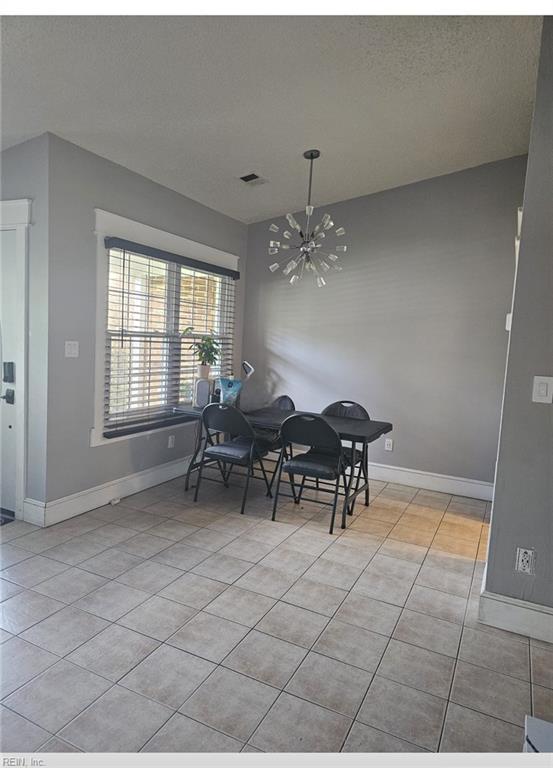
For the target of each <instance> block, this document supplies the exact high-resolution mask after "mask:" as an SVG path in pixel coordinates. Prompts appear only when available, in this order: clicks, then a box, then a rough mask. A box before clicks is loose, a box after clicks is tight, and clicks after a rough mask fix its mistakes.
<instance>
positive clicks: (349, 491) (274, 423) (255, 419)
mask: <svg viewBox="0 0 553 768" xmlns="http://www.w3.org/2000/svg"><path fill="white" fill-rule="evenodd" d="M202 410H203V408H198V407H195V406H184V407H179V409H178V412H179V414H182V415H183V416H189V417H190V420H191V421H199V422H201V418H202ZM243 413H244V415H245V416H246V418H247V419H248V421H249V422H250V424H251V425H252V427H253V428H254V429H256V430H267V431H271V432H278V431H279V430H280V427H281V426H282V423H283V421H284V420H285V419H287V418H288V417H289V416H295V415H298V414H301V415H309V416H320V417H321V418H322V419H324V420H325V421H326V422H327V423H328V424H330V426H331V427H333V428H334V429H335V430H336V432H337V433H338V435H339V436H340V439H341V440H344V441H347V443H348V444H349V445H348V449H350V450H351V453H350V455H351V456H352V457H356V460H354V461H353V462H352V468H351V471H350V474H349V481H348V484H347V487H346V490H345V492H344V493H345V495H346V497H347V499H346V503H347V505H348V508H349V509H350V510H353V504H354V503H355V499H356V498H357V496H359V495H360V494H362V493H365V496H366V503H368V493H369V473H368V463H369V461H368V446H369V444H370V443H374V441H375V440H378V439H379V438H380V437H382V435H385V434H387V433H388V432H391V431H392V429H393V425H392V423H391V422H389V421H377V420H375V419H353V418H351V417H347V416H327V415H326V414H321V413H316V412H314V411H285V410H282V409H280V408H272V407H270V406H269V407H264V408H256V409H253V410H249V411H247V410H244V411H243ZM201 444H202V429H201V428H200V429H198V430H197V433H196V443H195V446H194V453H193V454H192V458H191V460H190V463H189V465H188V468H187V470H186V476H185V485H184V488H185V491H187V490H188V489H189V487H190V477H191V475H192V473H193V472H194V471H195V470H197V469H198V468H199V466H200V462H199V461H198V460H197V459H198V454H199V453H200V450H201ZM356 467H357V470H358V471H357V473H356V472H355V468H356Z"/></svg>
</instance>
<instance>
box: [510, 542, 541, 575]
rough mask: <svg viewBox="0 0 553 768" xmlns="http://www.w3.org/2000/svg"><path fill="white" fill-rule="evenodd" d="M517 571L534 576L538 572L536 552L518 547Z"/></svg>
mask: <svg viewBox="0 0 553 768" xmlns="http://www.w3.org/2000/svg"><path fill="white" fill-rule="evenodd" d="M515 570H516V571H520V572H521V573H526V574H527V575H529V576H533V575H534V574H535V572H536V550H535V549H524V548H523V547H517V559H516V565H515Z"/></svg>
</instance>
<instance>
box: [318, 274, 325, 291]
mask: <svg viewBox="0 0 553 768" xmlns="http://www.w3.org/2000/svg"><path fill="white" fill-rule="evenodd" d="M324 285H326V280H325V279H324V277H321V276H320V275H319V277H318V278H317V288H322V287H323V286H324Z"/></svg>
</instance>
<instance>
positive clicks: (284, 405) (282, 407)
mask: <svg viewBox="0 0 553 768" xmlns="http://www.w3.org/2000/svg"><path fill="white" fill-rule="evenodd" d="M269 407H270V408H278V409H279V411H295V410H296V406H295V405H294V401H293V400H292V398H291V397H289V396H288V395H280V396H279V397H277V398H275V399H274V400H273V402H272V403H271V405H270V406H269Z"/></svg>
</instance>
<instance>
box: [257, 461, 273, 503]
mask: <svg viewBox="0 0 553 768" xmlns="http://www.w3.org/2000/svg"><path fill="white" fill-rule="evenodd" d="M259 466H260V467H261V471H262V472H263V477H264V478H265V485H266V486H267V496H268V497H269V498H270V499H272V498H273V494H272V493H271V484H270V483H269V478H268V477H267V472H266V471H265V465H264V464H263V459H262V458H260V459H259Z"/></svg>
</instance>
